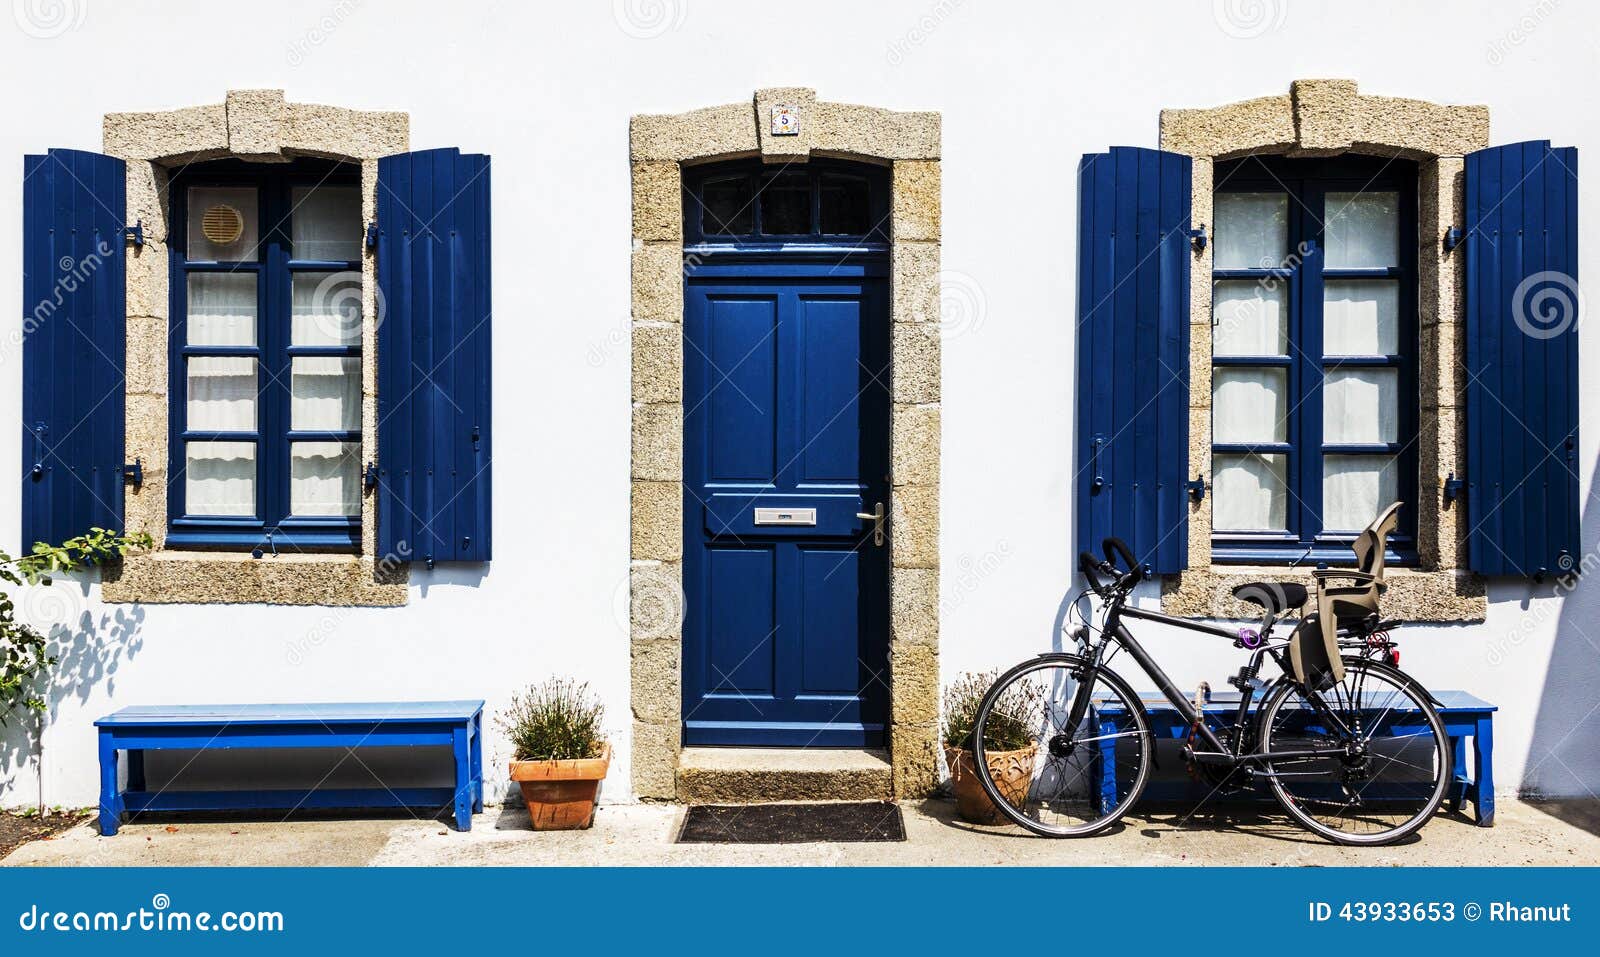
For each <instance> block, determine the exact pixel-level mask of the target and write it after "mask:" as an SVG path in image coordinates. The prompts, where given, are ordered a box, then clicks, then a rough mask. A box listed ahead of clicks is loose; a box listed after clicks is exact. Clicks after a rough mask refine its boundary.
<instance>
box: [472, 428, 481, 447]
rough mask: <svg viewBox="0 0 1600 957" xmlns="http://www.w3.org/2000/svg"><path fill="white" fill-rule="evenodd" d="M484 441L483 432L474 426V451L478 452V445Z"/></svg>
mask: <svg viewBox="0 0 1600 957" xmlns="http://www.w3.org/2000/svg"><path fill="white" fill-rule="evenodd" d="M482 440H483V432H482V431H480V430H479V428H478V427H477V426H476V425H474V426H473V427H472V451H474V452H476V451H478V443H479V442H480V441H482Z"/></svg>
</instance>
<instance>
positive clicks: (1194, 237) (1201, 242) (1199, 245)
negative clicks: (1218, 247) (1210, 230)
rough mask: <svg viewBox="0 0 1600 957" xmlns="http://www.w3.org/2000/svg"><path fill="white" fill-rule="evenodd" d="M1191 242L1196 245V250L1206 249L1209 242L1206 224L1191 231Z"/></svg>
mask: <svg viewBox="0 0 1600 957" xmlns="http://www.w3.org/2000/svg"><path fill="white" fill-rule="evenodd" d="M1189 241H1190V242H1191V243H1194V248H1195V249H1199V250H1204V249H1205V248H1206V243H1207V242H1208V240H1207V239H1206V227H1205V224H1204V223H1202V224H1200V225H1199V226H1196V227H1195V228H1193V229H1191V230H1189Z"/></svg>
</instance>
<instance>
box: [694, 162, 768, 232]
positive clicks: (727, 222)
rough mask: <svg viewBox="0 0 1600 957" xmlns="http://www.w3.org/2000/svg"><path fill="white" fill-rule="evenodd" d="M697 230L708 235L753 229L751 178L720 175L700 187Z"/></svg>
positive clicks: (754, 228) (753, 207)
mask: <svg viewBox="0 0 1600 957" xmlns="http://www.w3.org/2000/svg"><path fill="white" fill-rule="evenodd" d="M700 199H701V204H702V205H701V209H700V231H701V232H703V233H705V234H706V235H707V236H747V235H749V234H751V233H753V232H755V231H756V218H755V217H756V212H755V204H754V203H753V202H752V201H751V196H750V178H749V177H748V176H740V177H738V178H736V179H719V180H716V181H714V182H710V183H707V184H705V185H704V186H702V187H701V188H700Z"/></svg>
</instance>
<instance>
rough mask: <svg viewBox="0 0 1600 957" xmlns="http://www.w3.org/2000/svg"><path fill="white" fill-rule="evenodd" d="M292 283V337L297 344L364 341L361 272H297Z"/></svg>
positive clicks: (311, 344)
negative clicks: (362, 332)
mask: <svg viewBox="0 0 1600 957" xmlns="http://www.w3.org/2000/svg"><path fill="white" fill-rule="evenodd" d="M292 282H293V285H294V291H293V295H292V296H291V297H290V298H291V299H292V301H293V307H292V309H291V314H290V316H289V336H290V342H291V343H292V344H293V345H297V346H358V345H360V344H361V274H360V273H359V272H354V271H351V272H297V273H295V274H294V279H293V280H292Z"/></svg>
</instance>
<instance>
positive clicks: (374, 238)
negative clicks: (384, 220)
mask: <svg viewBox="0 0 1600 957" xmlns="http://www.w3.org/2000/svg"><path fill="white" fill-rule="evenodd" d="M367 248H368V249H377V248H378V223H377V221H373V222H370V223H368V224H367Z"/></svg>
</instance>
